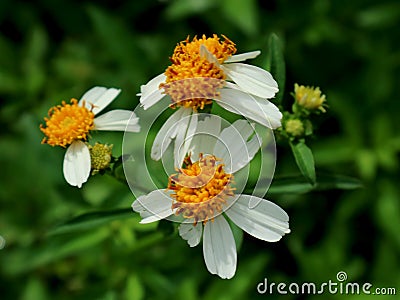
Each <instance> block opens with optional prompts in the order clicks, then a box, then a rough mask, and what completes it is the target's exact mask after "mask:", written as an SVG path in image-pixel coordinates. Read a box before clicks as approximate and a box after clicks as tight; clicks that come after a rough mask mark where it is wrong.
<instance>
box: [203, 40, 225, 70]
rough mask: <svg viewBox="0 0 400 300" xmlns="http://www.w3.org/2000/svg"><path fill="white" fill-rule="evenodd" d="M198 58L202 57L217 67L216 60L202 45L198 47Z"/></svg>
mask: <svg viewBox="0 0 400 300" xmlns="http://www.w3.org/2000/svg"><path fill="white" fill-rule="evenodd" d="M200 56H201V57H204V58H205V59H207V60H208V61H209V62H210V63H213V64H215V65H216V66H219V65H220V64H219V62H218V59H217V58H216V57H215V55H214V54H212V53H211V52H210V51H208V49H207V47H206V46H205V45H203V44H201V45H200Z"/></svg>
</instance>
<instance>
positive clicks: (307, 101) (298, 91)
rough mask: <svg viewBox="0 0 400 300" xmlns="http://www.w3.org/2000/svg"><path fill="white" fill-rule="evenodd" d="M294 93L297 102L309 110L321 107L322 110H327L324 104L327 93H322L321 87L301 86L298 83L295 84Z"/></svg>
mask: <svg viewBox="0 0 400 300" xmlns="http://www.w3.org/2000/svg"><path fill="white" fill-rule="evenodd" d="M294 93H295V99H296V102H297V103H298V104H299V105H300V106H303V107H304V108H306V109H309V110H314V109H319V110H320V111H322V112H325V108H324V107H323V104H324V102H325V101H326V98H325V95H321V91H320V89H319V87H316V88H314V87H309V86H307V87H306V86H304V85H300V86H299V85H298V84H297V83H296V84H295V85H294Z"/></svg>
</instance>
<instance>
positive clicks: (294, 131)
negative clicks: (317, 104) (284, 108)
mask: <svg viewBox="0 0 400 300" xmlns="http://www.w3.org/2000/svg"><path fill="white" fill-rule="evenodd" d="M285 130H286V132H287V133H288V134H289V135H291V136H293V137H300V136H302V135H303V134H304V125H303V122H302V121H300V120H299V119H291V120H287V121H286V123H285Z"/></svg>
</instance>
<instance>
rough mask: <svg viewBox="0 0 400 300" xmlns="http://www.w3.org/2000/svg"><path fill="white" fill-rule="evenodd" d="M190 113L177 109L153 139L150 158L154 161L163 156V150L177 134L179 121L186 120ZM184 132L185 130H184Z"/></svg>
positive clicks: (183, 109) (186, 110) (189, 110)
mask: <svg viewBox="0 0 400 300" xmlns="http://www.w3.org/2000/svg"><path fill="white" fill-rule="evenodd" d="M191 112H192V110H191V109H185V108H179V109H178V110H177V111H176V112H174V113H173V114H172V115H171V116H170V117H169V118H168V120H167V121H166V122H165V123H164V124H163V126H162V127H161V128H160V130H159V131H158V133H157V135H156V138H155V139H154V142H153V146H152V147H151V158H152V159H154V160H159V159H160V158H161V156H162V155H163V154H164V152H165V150H166V149H167V148H168V146H169V144H170V143H171V141H172V139H174V138H175V137H176V135H177V133H178V130H180V129H181V128H180V127H179V126H180V125H181V124H180V120H182V119H186V121H188V119H187V118H185V117H186V116H188V115H189V114H190V113H191ZM185 130H186V128H185Z"/></svg>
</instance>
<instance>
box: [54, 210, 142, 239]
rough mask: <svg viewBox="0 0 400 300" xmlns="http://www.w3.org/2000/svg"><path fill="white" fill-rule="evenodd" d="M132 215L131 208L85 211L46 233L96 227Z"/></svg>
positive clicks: (61, 232) (62, 232) (60, 232)
mask: <svg viewBox="0 0 400 300" xmlns="http://www.w3.org/2000/svg"><path fill="white" fill-rule="evenodd" d="M134 215H135V214H134V213H133V211H132V209H131V208H122V209H116V210H108V211H95V212H90V213H85V214H82V215H79V216H77V217H75V218H73V219H71V220H69V221H67V222H65V223H63V224H61V225H59V226H58V227H56V228H54V229H53V230H51V231H50V232H49V233H48V234H49V235H56V234H64V233H70V232H75V231H81V230H87V229H90V228H94V227H96V228H97V227H99V226H101V225H105V224H107V223H109V222H111V221H114V220H121V219H126V218H131V217H134Z"/></svg>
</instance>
